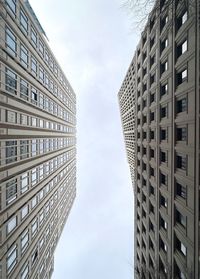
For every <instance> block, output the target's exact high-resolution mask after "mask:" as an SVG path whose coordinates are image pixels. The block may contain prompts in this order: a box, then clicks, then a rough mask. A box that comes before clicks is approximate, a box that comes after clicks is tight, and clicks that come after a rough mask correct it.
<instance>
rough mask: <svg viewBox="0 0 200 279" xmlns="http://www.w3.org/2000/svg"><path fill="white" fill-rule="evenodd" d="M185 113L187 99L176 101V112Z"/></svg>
mask: <svg viewBox="0 0 200 279" xmlns="http://www.w3.org/2000/svg"><path fill="white" fill-rule="evenodd" d="M184 111H187V99H186V98H183V99H180V100H177V101H176V112H177V113H180V112H184Z"/></svg>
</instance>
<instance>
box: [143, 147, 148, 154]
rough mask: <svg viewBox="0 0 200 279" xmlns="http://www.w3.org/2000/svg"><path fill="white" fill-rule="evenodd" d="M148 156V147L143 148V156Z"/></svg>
mask: <svg viewBox="0 0 200 279" xmlns="http://www.w3.org/2000/svg"><path fill="white" fill-rule="evenodd" d="M146 154H147V149H146V147H143V155H146Z"/></svg>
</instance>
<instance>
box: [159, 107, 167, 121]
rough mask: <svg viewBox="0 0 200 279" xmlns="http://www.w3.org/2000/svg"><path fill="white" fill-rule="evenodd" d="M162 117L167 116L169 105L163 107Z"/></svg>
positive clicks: (161, 110)
mask: <svg viewBox="0 0 200 279" xmlns="http://www.w3.org/2000/svg"><path fill="white" fill-rule="evenodd" d="M160 117H161V119H162V118H165V117H167V106H164V107H161V109H160Z"/></svg>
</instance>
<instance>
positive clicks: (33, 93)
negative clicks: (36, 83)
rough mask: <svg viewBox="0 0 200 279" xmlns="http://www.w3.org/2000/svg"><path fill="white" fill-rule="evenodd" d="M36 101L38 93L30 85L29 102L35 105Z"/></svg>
mask: <svg viewBox="0 0 200 279" xmlns="http://www.w3.org/2000/svg"><path fill="white" fill-rule="evenodd" d="M37 101H38V93H37V90H36V89H35V88H33V87H31V102H32V103H33V104H35V105H37Z"/></svg>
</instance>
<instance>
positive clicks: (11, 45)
mask: <svg viewBox="0 0 200 279" xmlns="http://www.w3.org/2000/svg"><path fill="white" fill-rule="evenodd" d="M6 48H7V49H8V51H9V52H10V53H11V54H12V55H13V56H17V38H16V36H15V35H14V33H13V32H12V31H11V30H10V29H9V28H8V27H6Z"/></svg>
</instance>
